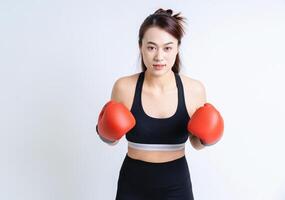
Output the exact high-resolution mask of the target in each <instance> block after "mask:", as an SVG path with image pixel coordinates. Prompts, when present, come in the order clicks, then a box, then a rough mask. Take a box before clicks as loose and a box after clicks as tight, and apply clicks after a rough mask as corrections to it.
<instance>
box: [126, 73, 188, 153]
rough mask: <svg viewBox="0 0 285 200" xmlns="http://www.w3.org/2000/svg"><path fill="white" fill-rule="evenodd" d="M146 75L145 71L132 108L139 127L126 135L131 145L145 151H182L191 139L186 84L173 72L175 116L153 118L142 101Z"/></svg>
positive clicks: (137, 85)
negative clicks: (186, 102) (188, 124)
mask: <svg viewBox="0 0 285 200" xmlns="http://www.w3.org/2000/svg"><path fill="white" fill-rule="evenodd" d="M144 74H145V72H141V73H140V74H139V77H138V80H137V84H136V90H135V96H134V100H133V104H132V107H131V113H132V114H133V116H134V117H135V119H136V125H135V126H134V127H133V128H132V129H131V130H130V131H129V132H128V133H127V134H126V139H127V140H128V144H129V146H131V147H133V148H139V149H144V150H156V149H157V150H177V149H183V148H184V145H185V142H186V141H187V139H188V137H189V133H188V131H187V123H188V121H189V119H190V116H189V114H188V112H187V109H186V105H185V99H184V91H183V84H182V81H181V78H180V76H179V74H177V73H174V74H175V80H176V86H177V89H178V105H177V109H176V112H175V114H174V115H172V116H171V117H168V118H154V117H151V116H149V115H147V114H146V113H145V112H144V110H143V107H142V101H141V93H142V87H143V82H144Z"/></svg>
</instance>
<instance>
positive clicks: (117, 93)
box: [96, 78, 133, 146]
mask: <svg viewBox="0 0 285 200" xmlns="http://www.w3.org/2000/svg"><path fill="white" fill-rule="evenodd" d="M123 80H124V79H123V78H120V79H118V80H117V81H116V82H115V84H114V86H113V89H112V94H111V100H110V101H112V102H116V103H118V104H120V105H118V106H114V107H113V108H112V110H111V113H110V114H109V116H110V115H112V116H113V117H114V119H112V120H111V121H106V122H105V125H104V124H103V123H104V122H102V123H101V127H105V128H106V126H108V125H107V124H112V128H114V126H115V127H116V130H113V131H112V132H113V133H111V132H110V128H107V129H108V131H107V130H106V129H105V130H103V128H101V133H103V134H100V133H99V130H98V125H99V122H98V125H97V126H96V130H97V133H98V135H99V137H100V139H101V140H102V141H103V142H105V143H107V144H109V145H112V146H113V145H115V144H117V143H118V142H119V140H120V138H121V137H122V136H123V135H124V133H125V131H127V130H128V129H129V128H130V127H131V126H133V119H132V116H131V113H130V112H129V111H128V110H127V108H126V107H125V106H124V105H123V103H122V101H123V98H122V97H123V92H124V85H125V83H124V81H123ZM118 109H119V110H118ZM102 112H103V113H104V112H105V111H104V108H103V111H101V113H100V116H101V115H103V114H102ZM116 113H117V114H116ZM116 115H117V116H118V117H115V116H116ZM100 116H99V119H100ZM106 116H108V115H106ZM122 117H124V118H125V120H127V121H129V120H130V121H129V122H128V123H129V124H126V123H125V121H124V120H123V119H122ZM101 118H102V119H103V117H102V116H101ZM121 120H123V121H121ZM102 121H103V120H102ZM120 121H121V122H120ZM102 124H103V125H102ZM102 130H103V131H102ZM118 131H119V132H118ZM106 132H110V133H108V134H106ZM110 134H111V135H110ZM103 135H105V136H103ZM106 136H108V138H106ZM110 138H112V139H110ZM115 138H117V139H115Z"/></svg>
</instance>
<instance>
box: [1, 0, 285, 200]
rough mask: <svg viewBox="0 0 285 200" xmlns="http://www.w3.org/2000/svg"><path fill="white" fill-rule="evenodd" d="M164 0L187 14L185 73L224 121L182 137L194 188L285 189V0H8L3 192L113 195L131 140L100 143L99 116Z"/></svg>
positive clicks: (55, 199) (11, 197) (45, 198)
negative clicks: (218, 129)
mask: <svg viewBox="0 0 285 200" xmlns="http://www.w3.org/2000/svg"><path fill="white" fill-rule="evenodd" d="M160 7H162V8H165V9H167V8H171V9H173V10H174V11H175V13H176V12H178V11H179V12H182V15H183V16H185V17H186V18H187V19H188V21H187V22H188V25H187V27H186V35H185V37H184V38H183V40H182V46H181V57H182V62H183V66H182V73H184V74H186V75H188V76H190V77H192V78H195V79H198V80H200V81H201V82H203V83H204V85H205V87H206V91H207V99H208V101H209V102H211V103H213V104H214V105H215V106H216V107H217V108H218V109H219V110H220V112H221V113H222V115H223V117H224V120H225V132H224V137H223V138H222V140H221V141H220V142H219V143H217V144H216V145H215V146H211V147H208V148H205V149H203V150H201V151H196V150H195V149H193V148H192V147H191V146H190V143H188V144H187V146H186V154H187V161H188V164H189V169H190V173H191V178H192V184H193V190H194V196H195V199H197V200H223V199H224V200H229V199H231V200H253V199H254V200H261V199H262V200H268V199H270V200H284V199H285V172H284V169H285V161H284V155H283V153H284V151H285V147H284V141H283V140H284V139H285V137H284V134H285V132H284V115H285V106H284V102H285V95H284V84H285V81H284V75H285V73H284V72H285V70H284V67H285V60H284V50H285V49H284V47H285V39H284V38H285V37H284V36H285V1H284V0H271V1H269V0H267V1H257V0H256V1H253V0H242V1H233V0H231V1H222V0H218V1H182V0H181V1H162V0H161V1H131V0H129V1H108V0H105V1H94V0H93V1H91V0H81V1H74V0H71V1H70V0H69V1H67V0H57V1H55V0H54V1H47V0H45V1H41V0H27V1H20V0H18V1H16V0H14V1H13V0H11V1H4V0H1V4H0V95H1V96H0V159H1V160H0V199H1V200H39V199H41V200H91V199H92V200H93V199H102V200H109V199H114V197H115V193H116V187H117V185H116V184H117V179H118V175H119V170H120V166H121V163H122V161H123V158H124V156H125V154H126V151H127V146H126V140H125V138H123V139H122V140H121V141H120V142H119V143H118V144H117V145H116V146H113V147H112V146H108V145H106V144H104V143H103V142H102V141H101V140H100V139H99V138H98V136H97V134H96V132H95V126H96V122H97V117H98V114H99V112H100V110H101V108H102V106H103V105H104V104H105V103H106V101H108V100H109V99H110V96H111V89H112V86H113V84H114V82H115V80H116V79H118V78H119V77H121V76H125V75H130V74H133V73H137V72H139V71H140V66H139V63H140V62H139V59H138V53H139V52H138V45H137V39H138V30H139V27H140V25H141V23H142V21H143V20H144V19H145V18H146V17H147V16H148V15H149V14H151V13H153V12H154V11H155V10H156V9H158V8H160Z"/></svg>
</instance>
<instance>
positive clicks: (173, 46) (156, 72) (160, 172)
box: [97, 9, 223, 200]
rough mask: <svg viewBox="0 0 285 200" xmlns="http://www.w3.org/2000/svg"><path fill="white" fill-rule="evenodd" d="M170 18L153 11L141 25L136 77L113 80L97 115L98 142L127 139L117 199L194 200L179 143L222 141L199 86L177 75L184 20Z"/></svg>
mask: <svg viewBox="0 0 285 200" xmlns="http://www.w3.org/2000/svg"><path fill="white" fill-rule="evenodd" d="M172 13H173V12H172V10H170V9H168V10H163V9H158V10H157V11H155V12H154V13H153V14H151V15H150V16H148V17H147V18H146V19H145V20H144V22H143V23H142V25H141V27H140V30H139V41H138V44H139V49H140V54H141V58H142V60H141V65H142V72H140V73H137V74H133V75H130V76H125V77H121V78H119V79H118V80H117V81H116V82H115V84H114V86H113V90H112V95H111V100H110V101H109V102H108V103H106V104H105V106H104V107H103V109H102V111H101V113H100V115H99V119H98V124H97V132H98V134H99V136H100V138H101V139H102V140H103V141H104V142H106V143H108V144H111V145H114V144H116V143H117V142H118V141H119V140H120V138H121V137H123V136H124V135H125V136H126V139H127V140H128V152H127V154H126V157H125V159H124V162H123V164H122V167H121V170H120V175H119V180H118V187H117V195H116V199H117V200H139V199H154V200H159V199H163V200H164V199H177V200H178V199H179V200H191V199H194V198H193V193H192V184H191V178H190V173H189V169H188V164H187V160H186V158H185V143H186V142H187V140H188V138H189V140H190V142H191V144H192V146H193V147H194V148H195V149H197V150H199V149H202V148H204V145H211V144H214V143H216V142H217V141H218V140H219V139H220V137H221V136H222V132H223V119H222V118H221V115H220V114H219V112H218V111H217V110H216V109H215V108H214V107H213V106H212V105H211V104H208V103H206V93H205V88H204V85H203V84H202V83H201V82H200V81H198V80H195V79H192V78H190V77H187V76H185V75H182V74H179V72H180V59H179V47H180V44H181V38H182V36H183V34H184V30H183V26H182V23H183V22H184V19H185V18H183V17H181V16H180V13H178V14H175V15H172ZM190 119H191V120H190Z"/></svg>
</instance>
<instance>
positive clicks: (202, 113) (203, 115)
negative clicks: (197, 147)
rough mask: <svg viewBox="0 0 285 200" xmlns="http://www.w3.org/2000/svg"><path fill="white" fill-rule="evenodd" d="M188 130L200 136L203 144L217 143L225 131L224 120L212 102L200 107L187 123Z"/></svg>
mask: <svg viewBox="0 0 285 200" xmlns="http://www.w3.org/2000/svg"><path fill="white" fill-rule="evenodd" d="M187 130H188V131H189V132H190V133H192V135H194V136H196V137H198V138H199V139H200V141H201V143H202V144H203V145H213V144H215V143H217V142H218V141H219V140H220V139H221V137H222V135H223V131H224V120H223V118H222V116H221V114H220V113H219V111H218V110H217V109H216V108H215V107H214V106H213V105H211V104H210V103H205V104H204V106H202V107H200V108H198V109H197V110H196V111H195V112H194V114H193V115H192V117H191V119H190V120H189V122H188V124H187Z"/></svg>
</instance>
